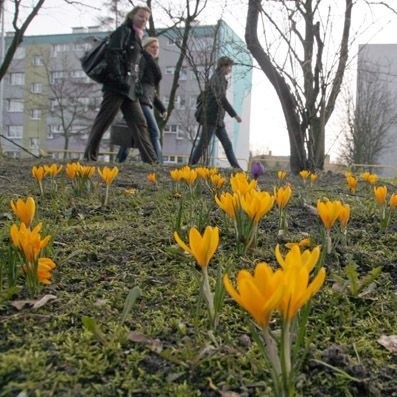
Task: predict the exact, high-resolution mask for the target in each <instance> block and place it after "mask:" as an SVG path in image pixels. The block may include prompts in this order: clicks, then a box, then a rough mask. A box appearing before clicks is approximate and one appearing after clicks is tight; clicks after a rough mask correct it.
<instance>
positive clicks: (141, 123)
mask: <svg viewBox="0 0 397 397" xmlns="http://www.w3.org/2000/svg"><path fill="white" fill-rule="evenodd" d="M119 110H121V112H122V113H123V116H124V119H125V121H126V123H127V125H128V128H129V129H130V131H131V134H132V138H133V140H134V142H135V144H136V146H137V148H138V150H139V153H140V155H141V158H142V161H144V162H145V163H154V162H156V158H157V157H156V153H155V151H154V149H153V145H152V143H151V141H150V136H149V132H148V129H147V124H146V119H145V116H144V114H143V112H142V108H141V105H140V104H139V101H131V99H129V98H127V97H125V96H121V95H117V94H113V93H111V92H104V94H103V100H102V103H101V108H100V109H99V112H98V114H97V116H96V118H95V121H94V125H93V126H92V129H91V132H90V135H89V137H88V142H87V146H86V148H85V152H84V157H85V158H86V159H88V160H95V159H96V158H97V156H98V151H99V145H100V143H101V139H102V136H103V134H104V133H105V131H106V130H107V129H108V128H109V127H110V126H111V124H112V122H113V120H114V118H115V117H116V115H117V112H118V111H119Z"/></svg>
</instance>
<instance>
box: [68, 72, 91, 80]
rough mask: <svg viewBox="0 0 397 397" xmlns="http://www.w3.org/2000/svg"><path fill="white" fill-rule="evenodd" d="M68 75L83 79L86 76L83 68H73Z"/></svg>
mask: <svg viewBox="0 0 397 397" xmlns="http://www.w3.org/2000/svg"><path fill="white" fill-rule="evenodd" d="M70 75H71V77H73V78H74V79H85V78H86V76H87V75H86V74H85V72H84V71H83V70H73V71H72V72H71V73H70Z"/></svg>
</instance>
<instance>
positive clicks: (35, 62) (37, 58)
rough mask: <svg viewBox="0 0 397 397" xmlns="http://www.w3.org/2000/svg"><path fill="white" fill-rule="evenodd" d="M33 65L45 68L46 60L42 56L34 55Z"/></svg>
mask: <svg viewBox="0 0 397 397" xmlns="http://www.w3.org/2000/svg"><path fill="white" fill-rule="evenodd" d="M32 65H33V66H43V65H44V60H43V57H42V56H41V55H34V56H33V58H32Z"/></svg>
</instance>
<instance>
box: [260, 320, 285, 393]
mask: <svg viewBox="0 0 397 397" xmlns="http://www.w3.org/2000/svg"><path fill="white" fill-rule="evenodd" d="M262 335H263V339H264V341H265V349H264V352H265V355H266V358H267V360H268V361H269V363H270V370H271V371H270V372H271V375H272V379H273V388H274V395H275V396H282V394H281V393H282V392H281V390H282V387H281V384H280V380H281V363H280V358H279V355H278V348H277V342H276V341H275V339H274V338H273V337H272V336H271V334H270V332H269V329H268V327H266V328H263V330H262Z"/></svg>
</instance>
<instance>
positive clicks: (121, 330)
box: [0, 158, 397, 397]
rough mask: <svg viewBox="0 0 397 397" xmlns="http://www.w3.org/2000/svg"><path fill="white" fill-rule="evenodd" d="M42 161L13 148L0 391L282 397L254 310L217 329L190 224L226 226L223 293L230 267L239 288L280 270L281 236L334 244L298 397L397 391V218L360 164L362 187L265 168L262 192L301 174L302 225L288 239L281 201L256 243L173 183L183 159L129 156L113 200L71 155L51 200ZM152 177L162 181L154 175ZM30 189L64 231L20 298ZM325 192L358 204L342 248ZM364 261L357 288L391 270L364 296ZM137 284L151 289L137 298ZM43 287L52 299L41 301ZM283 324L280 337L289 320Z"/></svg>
mask: <svg viewBox="0 0 397 397" xmlns="http://www.w3.org/2000/svg"><path fill="white" fill-rule="evenodd" d="M41 164H44V161H38V160H35V161H33V160H12V159H11V160H10V159H5V158H0V265H1V266H2V269H3V282H2V284H3V290H2V293H1V303H0V396H7V397H8V396H19V397H25V396H46V397H47V396H72V397H77V396H84V397H87V396H109V397H110V396H189V397H190V396H222V397H235V396H241V397H243V396H265V397H266V396H273V395H274V394H273V392H272V389H271V384H272V383H271V376H270V371H269V366H268V364H267V362H266V360H265V359H264V357H263V352H262V351H261V349H260V348H259V346H258V343H257V341H256V340H255V337H254V336H253V333H252V330H253V328H255V326H254V325H253V324H254V323H253V319H252V317H251V316H250V315H249V314H248V313H246V312H245V311H244V310H243V309H242V308H241V307H240V306H239V305H238V304H237V303H236V302H235V301H234V300H233V299H232V298H231V297H230V296H229V295H228V294H227V293H226V294H225V299H224V304H223V306H222V307H221V309H220V311H219V318H218V325H217V327H216V328H215V329H211V327H210V326H209V319H208V315H207V310H206V303H205V300H204V298H203V297H202V295H201V293H200V286H201V272H200V269H199V267H198V266H197V265H195V262H194V259H193V258H192V256H190V255H188V254H186V253H184V252H183V251H182V250H181V249H180V248H179V247H178V245H177V244H176V242H175V239H174V237H173V232H174V231H175V230H176V229H177V230H178V231H179V233H180V235H181V237H182V238H183V239H184V241H187V234H188V231H189V229H190V227H191V226H193V225H196V226H198V227H199V229H200V231H202V230H203V229H204V227H205V226H207V225H211V226H218V227H219V230H220V244H219V247H218V249H217V251H216V252H215V254H214V256H213V258H212V259H211V261H210V264H209V266H208V273H209V281H210V285H211V288H214V283H215V280H216V278H217V275H218V272H219V271H222V272H225V271H226V269H227V273H228V274H229V277H230V278H231V280H233V283H234V280H235V279H236V276H237V273H238V272H239V270H241V269H246V270H248V271H249V272H252V271H253V269H254V268H255V265H256V264H257V263H259V262H267V263H269V264H271V265H272V266H274V267H276V266H277V260H276V257H275V247H276V245H277V244H279V245H280V249H281V250H282V251H283V252H287V248H286V247H285V244H286V243H288V242H299V241H301V240H302V239H305V238H310V244H311V248H314V247H315V246H317V245H321V252H322V258H323V261H324V267H325V269H326V280H325V283H324V285H323V286H322V288H321V289H320V291H319V292H318V293H317V294H316V295H315V296H314V297H313V298H312V300H311V302H310V312H309V318H308V322H307V327H306V332H307V334H306V339H305V345H306V348H305V349H302V351H300V353H299V354H298V356H300V358H301V359H302V366H301V369H300V372H299V374H298V375H297V378H296V379H297V382H296V395H298V396H305V397H307V396H310V397H311V396H316V397H320V396H322V397H325V396H330V397H335V396H359V397H362V396H397V360H396V354H397V353H396V346H395V345H394V346H393V345H392V346H389V347H385V346H384V345H382V344H381V343H379V339H380V338H381V337H390V336H392V335H396V334H397V316H396V309H397V295H396V285H397V250H396V245H397V213H396V214H393V215H394V216H392V218H391V221H390V225H389V226H388V228H387V229H386V230H382V228H381V219H380V217H381V210H380V208H379V205H378V204H377V203H376V200H375V198H374V192H373V186H371V185H370V184H369V183H367V182H365V181H362V180H361V178H360V173H357V174H356V175H357V176H358V177H359V179H360V180H359V183H358V187H357V190H356V192H355V193H354V194H353V193H352V192H351V191H349V189H348V188H347V185H346V181H345V176H344V175H342V174H333V173H320V174H319V175H318V180H317V181H315V182H314V183H313V184H312V185H311V184H310V182H309V181H307V182H306V183H304V182H303V180H302V178H300V177H299V176H293V175H290V174H288V173H287V176H286V180H285V181H284V182H281V181H280V180H278V178H277V170H266V171H265V173H264V175H262V176H260V177H259V178H258V187H259V188H260V189H262V190H267V191H269V192H270V193H271V194H273V188H274V186H275V185H280V184H284V183H285V182H288V183H290V184H291V187H292V192H293V193H292V198H291V200H290V203H289V204H288V206H287V207H286V213H287V217H288V229H287V230H286V232H285V233H284V234H283V235H279V233H278V231H279V213H278V210H277V209H276V208H273V209H272V210H271V211H270V212H269V213H268V214H266V215H265V216H264V217H263V218H262V219H261V220H260V222H259V225H258V235H257V239H256V244H255V246H253V247H251V248H250V249H248V250H247V252H242V251H241V250H237V246H236V241H235V236H234V231H233V224H232V222H231V221H230V220H229V219H228V218H227V217H226V216H225V213H224V212H223V211H222V210H221V209H220V208H219V206H218V205H217V204H216V202H215V200H214V198H213V190H214V188H213V187H211V185H210V183H208V182H205V181H204V180H199V181H197V182H195V185H194V186H195V187H194V190H193V189H192V190H191V189H189V188H188V186H187V185H186V184H184V183H178V184H176V183H175V182H173V181H172V179H171V177H170V171H171V170H172V169H174V167H166V166H156V167H150V166H148V165H144V164H140V163H135V162H131V163H126V164H122V165H120V166H119V174H118V176H117V177H116V179H115V180H114V182H113V183H112V184H111V185H110V187H109V202H108V205H107V206H103V199H104V196H105V187H104V183H103V182H102V181H101V178H100V177H99V175H98V173H97V171H95V174H94V175H93V176H92V178H91V179H92V182H93V183H92V185H91V187H90V191H88V192H87V191H80V192H76V191H75V190H74V189H73V188H72V184H71V181H70V180H69V179H68V177H67V176H66V174H65V172H64V170H65V167H66V163H63V164H62V165H63V170H62V171H61V172H60V174H59V175H57V176H56V178H55V180H56V191H55V188H54V186H53V187H51V186H50V183H49V180H48V178H46V179H45V180H44V184H43V185H44V186H43V188H44V189H43V190H44V194H42V195H41V194H40V190H39V186H38V184H37V182H36V181H35V180H34V179H33V177H32V173H31V168H32V166H33V165H41ZM94 165H95V166H99V167H101V168H102V167H103V166H104V165H105V164H101V163H98V164H94ZM151 172H155V173H156V178H157V182H156V183H152V182H150V181H149V180H148V179H147V175H148V174H149V173H151ZM221 173H222V175H223V176H225V178H226V183H225V185H224V187H223V188H222V189H220V190H219V191H218V195H219V194H220V192H221V191H222V190H224V191H230V186H229V183H228V181H229V176H230V175H231V173H230V170H224V171H221ZM375 185H376V186H387V188H388V197H389V196H390V194H391V193H394V192H395V193H397V187H396V185H395V183H393V181H391V180H387V181H386V180H379V181H377V183H376V184H375ZM211 189H212V191H211ZM28 196H32V197H33V198H34V200H35V202H36V207H37V208H36V216H35V220H34V224H35V225H36V224H37V223H38V222H42V223H43V235H51V236H52V239H51V242H50V244H49V246H48V249H47V251H46V255H47V256H49V257H51V258H52V259H53V260H54V262H55V263H56V265H57V266H56V268H55V269H54V271H53V277H52V283H51V284H50V285H45V286H43V288H42V289H41V290H40V292H39V293H38V294H37V295H36V296H34V297H31V296H29V291H28V290H27V289H26V286H25V284H24V279H25V276H24V273H23V272H22V271H20V273H19V276H18V280H17V281H18V283H17V284H18V287H19V289H18V290H17V291H16V292H15V293H14V294H13V295H12V296H10V297H6V296H5V295H6V290H7V282H6V277H5V269H6V266H7V261H9V260H10V257H11V251H10V247H11V246H12V242H11V239H10V234H9V230H10V227H11V225H12V224H13V223H15V222H17V218H16V217H15V215H14V213H13V211H12V210H11V208H10V200H14V201H15V200H16V199H17V198H22V199H24V200H25V199H26V198H27V197H28ZM325 198H328V199H329V200H341V201H342V202H343V203H347V204H349V205H350V208H351V216H350V222H349V223H348V227H347V233H346V235H343V234H342V233H341V232H338V230H337V227H335V228H334V229H333V230H332V231H331V235H332V250H331V252H330V253H326V252H325V245H324V232H323V225H322V223H321V220H320V218H319V216H318V215H317V213H316V210H315V208H316V203H317V200H318V199H325ZM354 266H355V267H356V270H357V277H358V280H359V281H358V282H361V281H362V280H363V279H364V277H365V276H366V275H368V274H369V272H371V271H372V270H373V269H374V268H376V267H378V266H382V271H381V273H380V275H379V276H378V277H377V278H376V280H375V281H374V282H373V283H371V284H370V285H369V286H368V287H366V288H363V289H362V290H360V291H353V288H352V287H354V285H353V284H354V282H353V281H354V280H355V278H354V272H353V273H352V272H351V269H352V268H353V267H354ZM346 269H350V274H353V275H351V279H350V280H353V281H350V282H349V278H348V275H347V273H348V271H347V270H346ZM342 279H343V280H345V283H343V282H342V281H341V280H342ZM234 285H235V284H234ZM134 287H139V291H140V294H139V296H137V297H136V300H131V299H128V298H127V297H128V296H129V293H130V291H131V290H134V291H137V289H134ZM43 296H47V297H48V298H49V300H48V301H47V302H45V303H44V304H43V305H42V306H40V305H39V306H40V307H38V308H35V307H34V306H33V304H34V302H37V301H39V300H40V298H42V297H43ZM130 298H131V295H130ZM24 300H31V302H27V303H26V304H25V305H24V302H21V301H24ZM41 303H43V302H41ZM128 303H131V305H130V306H128ZM126 306H128V307H126ZM271 327H272V328H273V329H274V330H275V332H276V333H277V327H278V319H277V316H274V318H273V317H272V320H271ZM386 339H387V338H386ZM393 348H394V351H393Z"/></svg>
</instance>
